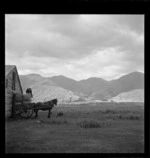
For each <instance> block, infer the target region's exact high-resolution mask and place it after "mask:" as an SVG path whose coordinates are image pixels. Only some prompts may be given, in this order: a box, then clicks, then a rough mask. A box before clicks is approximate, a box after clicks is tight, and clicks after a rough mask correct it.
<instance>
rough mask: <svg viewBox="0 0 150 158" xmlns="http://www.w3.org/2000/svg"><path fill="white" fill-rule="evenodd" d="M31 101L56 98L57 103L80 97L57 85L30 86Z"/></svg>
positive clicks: (71, 100)
mask: <svg viewBox="0 0 150 158" xmlns="http://www.w3.org/2000/svg"><path fill="white" fill-rule="evenodd" d="M32 90H33V95H34V96H33V102H44V101H49V100H52V99H55V98H57V99H58V102H59V103H64V102H73V101H76V100H78V99H79V98H80V97H79V96H76V95H74V93H73V92H71V91H68V90H65V89H63V88H61V87H57V86H46V85H44V86H38V85H34V86H32Z"/></svg>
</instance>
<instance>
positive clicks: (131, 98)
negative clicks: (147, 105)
mask: <svg viewBox="0 0 150 158" xmlns="http://www.w3.org/2000/svg"><path fill="white" fill-rule="evenodd" d="M110 100H112V101H116V102H144V90H143V89H136V90H132V91H130V92H124V93H120V94H119V95H117V96H116V97H113V98H111V99H110Z"/></svg>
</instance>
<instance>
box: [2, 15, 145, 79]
mask: <svg viewBox="0 0 150 158" xmlns="http://www.w3.org/2000/svg"><path fill="white" fill-rule="evenodd" d="M5 51H6V52H5V59H6V64H8V65H16V66H17V69H18V72H19V74H29V73H38V74H41V75H42V76H53V75H64V76H66V77H69V78H73V79H76V80H81V79H86V78H89V77H101V78H104V79H106V80H111V79H115V78H117V77H120V76H121V75H124V74H126V73H130V72H133V71H141V72H144V15H113V14H111V15H100V14H99V15H96V14H95V15H88V14H83V15H80V14H77V15H68V14H67V15H62V14H60V15H42V14H41V15H40V14H37V15H36V14H32V15H30V14H25V15H23V14H20V15H19V14H16V15H15V14H8V15H5Z"/></svg>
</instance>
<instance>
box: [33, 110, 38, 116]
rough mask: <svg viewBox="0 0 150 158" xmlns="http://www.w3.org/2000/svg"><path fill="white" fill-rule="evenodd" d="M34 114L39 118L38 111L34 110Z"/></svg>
mask: <svg viewBox="0 0 150 158" xmlns="http://www.w3.org/2000/svg"><path fill="white" fill-rule="evenodd" d="M34 112H35V113H36V115H35V118H37V117H38V110H37V109H36V110H34Z"/></svg>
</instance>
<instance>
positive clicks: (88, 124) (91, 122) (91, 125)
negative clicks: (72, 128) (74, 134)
mask: <svg viewBox="0 0 150 158" xmlns="http://www.w3.org/2000/svg"><path fill="white" fill-rule="evenodd" d="M79 125H80V127H82V128H102V127H106V126H108V125H109V123H108V122H104V121H103V122H98V121H95V120H84V121H80V122H79Z"/></svg>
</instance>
